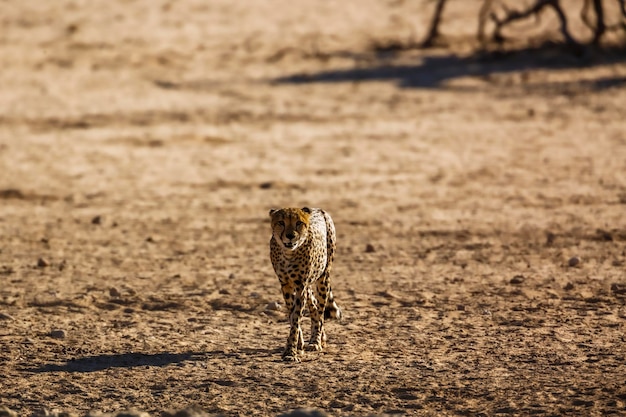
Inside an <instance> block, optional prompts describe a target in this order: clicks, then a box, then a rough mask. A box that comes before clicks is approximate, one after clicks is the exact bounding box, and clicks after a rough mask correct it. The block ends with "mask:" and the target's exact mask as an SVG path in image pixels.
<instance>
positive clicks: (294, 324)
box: [283, 285, 306, 362]
mask: <svg viewBox="0 0 626 417" xmlns="http://www.w3.org/2000/svg"><path fill="white" fill-rule="evenodd" d="M286 294H289V300H291V296H292V294H293V293H292V292H290V291H289V292H288V293H286V292H285V286H283V296H284V297H285V303H286V304H287V307H288V308H289V306H291V308H290V309H289V310H288V311H289V324H290V326H291V328H290V330H289V337H288V338H287V347H286V348H285V351H284V352H283V360H284V361H292V362H300V359H299V358H298V353H299V351H301V350H302V349H303V348H304V338H303V336H302V326H301V322H302V316H303V314H304V307H305V303H306V292H305V289H304V286H302V285H296V286H295V294H293V301H292V302H291V303H290V302H289V301H288V297H287V295H286Z"/></svg>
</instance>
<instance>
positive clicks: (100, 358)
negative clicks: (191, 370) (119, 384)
mask: <svg viewBox="0 0 626 417" xmlns="http://www.w3.org/2000/svg"><path fill="white" fill-rule="evenodd" d="M205 359H206V355H205V354H203V353H194V352H185V353H153V354H146V353H121V354H103V355H95V356H86V357H84V358H77V359H72V360H69V361H67V362H66V363H64V364H45V365H42V366H39V367H37V368H34V369H30V371H31V372H35V373H45V372H78V373H83V372H84V373H87V372H97V371H102V370H105V369H111V368H134V367H138V366H157V367H163V366H166V365H171V364H175V363H182V362H190V361H199V360H205Z"/></svg>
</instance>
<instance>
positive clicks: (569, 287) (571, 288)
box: [563, 282, 574, 291]
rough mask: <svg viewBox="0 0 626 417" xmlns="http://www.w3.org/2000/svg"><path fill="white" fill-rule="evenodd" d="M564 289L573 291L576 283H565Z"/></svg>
mask: <svg viewBox="0 0 626 417" xmlns="http://www.w3.org/2000/svg"><path fill="white" fill-rule="evenodd" d="M563 289H564V290H565V291H571V290H573V289H574V284H572V283H571V282H568V283H567V284H565V286H564V287H563Z"/></svg>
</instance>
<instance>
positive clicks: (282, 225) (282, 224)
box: [276, 220, 285, 227]
mask: <svg viewBox="0 0 626 417" xmlns="http://www.w3.org/2000/svg"><path fill="white" fill-rule="evenodd" d="M276 224H277V225H279V226H281V227H285V222H284V221H282V220H279V221H278V222H276Z"/></svg>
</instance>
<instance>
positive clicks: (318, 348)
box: [306, 343, 323, 352]
mask: <svg viewBox="0 0 626 417" xmlns="http://www.w3.org/2000/svg"><path fill="white" fill-rule="evenodd" d="M322 349H323V347H322V345H321V344H320V343H310V344H308V345H307V347H306V350H308V351H312V352H321V351H322Z"/></svg>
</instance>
